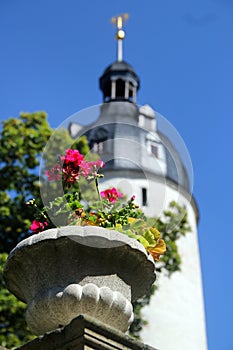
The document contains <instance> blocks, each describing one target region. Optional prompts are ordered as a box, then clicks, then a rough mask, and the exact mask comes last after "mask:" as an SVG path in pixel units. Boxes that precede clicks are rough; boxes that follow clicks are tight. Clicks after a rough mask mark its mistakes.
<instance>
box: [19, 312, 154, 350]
mask: <svg viewBox="0 0 233 350" xmlns="http://www.w3.org/2000/svg"><path fill="white" fill-rule="evenodd" d="M45 349H46V350H58V349H59V350H74V349H75V350H82V349H85V350H87V349H108V350H111V349H112V350H116V349H118V350H128V349H134V350H142V349H144V350H155V348H152V347H151V346H148V345H145V344H143V343H141V342H139V341H137V340H135V339H133V338H131V337H129V336H127V335H125V334H123V333H121V332H120V331H117V330H115V329H113V328H111V327H108V326H106V325H104V324H103V323H101V322H99V321H97V320H96V319H94V318H92V317H90V316H86V315H80V316H78V317H77V318H75V319H74V320H73V321H72V322H71V323H70V324H69V325H68V326H66V327H64V328H60V329H57V330H55V331H53V332H51V333H47V334H45V335H44V336H42V337H39V338H36V339H34V340H32V341H30V342H28V343H27V344H25V345H23V346H21V347H20V348H18V349H17V350H45Z"/></svg>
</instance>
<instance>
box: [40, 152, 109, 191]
mask: <svg viewBox="0 0 233 350" xmlns="http://www.w3.org/2000/svg"><path fill="white" fill-rule="evenodd" d="M104 165H105V164H104V162H103V161H102V160H100V159H99V160H97V161H95V162H86V161H85V159H84V156H83V155H82V154H81V153H80V152H79V151H78V150H72V149H67V150H66V154H65V156H62V155H60V156H59V159H58V164H57V165H55V166H53V167H52V168H51V169H50V170H48V171H46V173H45V174H46V176H47V177H48V180H49V181H54V180H60V179H61V177H63V180H64V182H65V183H67V184H69V185H71V184H73V183H75V182H76V181H78V180H79V178H80V176H83V177H85V178H86V180H87V181H88V182H90V181H92V180H94V179H95V178H97V177H101V175H99V174H98V170H99V169H100V168H103V167H104Z"/></svg>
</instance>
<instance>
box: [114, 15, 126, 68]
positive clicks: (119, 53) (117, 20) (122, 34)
mask: <svg viewBox="0 0 233 350" xmlns="http://www.w3.org/2000/svg"><path fill="white" fill-rule="evenodd" d="M128 18H129V15H128V13H124V14H122V15H118V16H115V17H112V19H111V22H112V23H113V24H115V25H116V27H117V33H116V39H117V61H118V62H121V61H123V40H124V38H125V32H124V30H123V29H122V26H123V22H125V21H126V20H127V19H128Z"/></svg>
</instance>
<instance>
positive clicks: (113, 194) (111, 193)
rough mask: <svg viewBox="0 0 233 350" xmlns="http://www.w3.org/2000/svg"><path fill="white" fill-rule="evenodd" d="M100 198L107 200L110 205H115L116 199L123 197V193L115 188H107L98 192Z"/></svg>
mask: <svg viewBox="0 0 233 350" xmlns="http://www.w3.org/2000/svg"><path fill="white" fill-rule="evenodd" d="M100 195H101V197H103V198H105V199H107V200H108V201H109V202H111V203H115V202H116V201H117V199H118V198H121V197H123V193H121V192H119V191H117V189H116V188H115V187H113V188H108V189H107V190H105V191H101V192H100Z"/></svg>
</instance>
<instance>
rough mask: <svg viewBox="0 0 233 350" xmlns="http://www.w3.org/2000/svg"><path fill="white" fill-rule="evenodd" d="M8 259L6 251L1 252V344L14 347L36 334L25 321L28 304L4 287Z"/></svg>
mask: <svg viewBox="0 0 233 350" xmlns="http://www.w3.org/2000/svg"><path fill="white" fill-rule="evenodd" d="M6 259H7V254H6V253H2V254H0V345H2V346H7V347H9V348H13V347H16V346H20V345H21V344H22V343H25V342H27V341H29V340H31V339H33V338H34V336H33V335H32V334H31V333H30V331H29V329H28V327H27V324H26V321H25V317H24V313H25V310H26V305H25V304H24V303H22V302H21V301H19V300H18V299H16V298H15V296H14V295H13V294H11V293H10V292H9V291H8V290H7V289H6V288H5V287H4V282H3V276H2V275H3V266H4V264H5V262H6Z"/></svg>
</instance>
